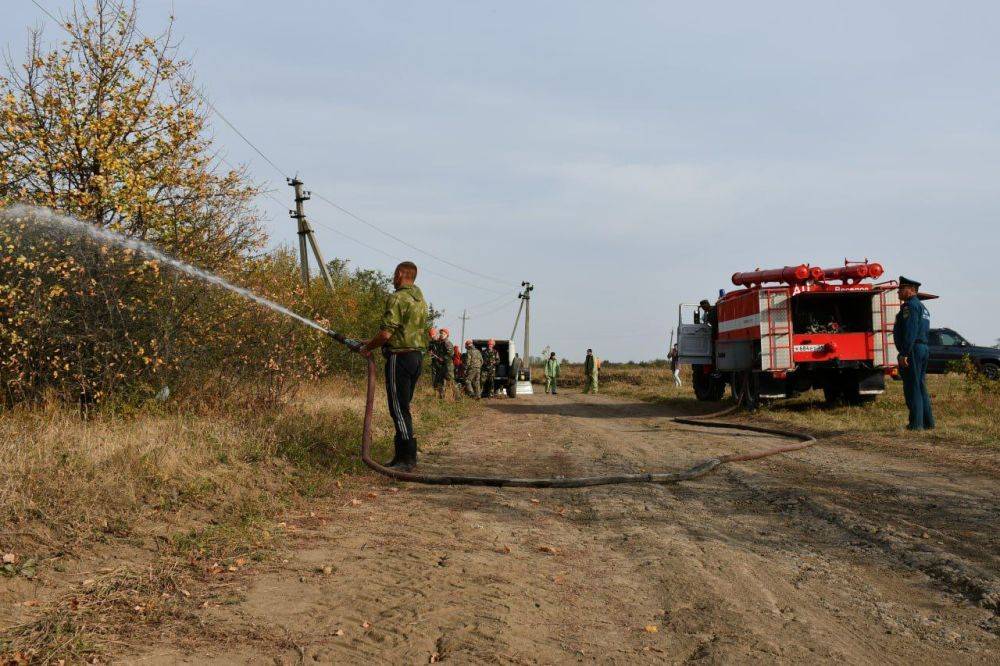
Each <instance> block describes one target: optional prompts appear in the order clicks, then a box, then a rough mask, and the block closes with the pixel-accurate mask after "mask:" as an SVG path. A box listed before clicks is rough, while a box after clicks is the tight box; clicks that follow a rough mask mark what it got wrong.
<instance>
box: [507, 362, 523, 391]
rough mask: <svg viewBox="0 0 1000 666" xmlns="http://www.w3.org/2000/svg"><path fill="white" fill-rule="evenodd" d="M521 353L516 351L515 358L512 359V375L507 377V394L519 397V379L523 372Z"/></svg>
mask: <svg viewBox="0 0 1000 666" xmlns="http://www.w3.org/2000/svg"><path fill="white" fill-rule="evenodd" d="M521 365H522V364H521V355H520V354H518V353H516V352H515V353H514V358H512V359H511V360H510V373H509V374H510V376H509V377H507V396H508V397H510V398H516V397H517V380H518V377H519V376H520V374H521Z"/></svg>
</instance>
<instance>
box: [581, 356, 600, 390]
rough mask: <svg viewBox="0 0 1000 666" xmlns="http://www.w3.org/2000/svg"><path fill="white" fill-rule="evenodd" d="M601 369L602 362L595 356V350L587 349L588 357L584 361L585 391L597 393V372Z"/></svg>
mask: <svg viewBox="0 0 1000 666" xmlns="http://www.w3.org/2000/svg"><path fill="white" fill-rule="evenodd" d="M600 370H601V363H600V361H599V360H598V359H597V357H596V356H594V350H593V349H588V350H587V357H586V359H584V361H583V392H584V393H597V373H598V372H600Z"/></svg>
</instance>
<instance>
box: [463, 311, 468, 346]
mask: <svg viewBox="0 0 1000 666" xmlns="http://www.w3.org/2000/svg"><path fill="white" fill-rule="evenodd" d="M468 318H469V315H468V314H466V312H465V310H462V342H461V344H463V345H464V344H465V321H466V320H467V319H468Z"/></svg>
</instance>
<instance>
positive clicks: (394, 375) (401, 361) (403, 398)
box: [382, 348, 424, 443]
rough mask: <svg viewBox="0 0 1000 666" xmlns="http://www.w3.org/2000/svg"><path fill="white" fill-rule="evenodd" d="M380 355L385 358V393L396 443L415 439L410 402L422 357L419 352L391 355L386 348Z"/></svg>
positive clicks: (418, 376)
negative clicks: (394, 429) (394, 430)
mask: <svg viewBox="0 0 1000 666" xmlns="http://www.w3.org/2000/svg"><path fill="white" fill-rule="evenodd" d="M382 354H383V356H385V393H386V398H387V399H388V402H389V414H390V415H391V416H392V424H393V426H394V427H395V428H396V441H397V442H398V443H402V442H406V441H409V440H411V439H414V438H415V436H414V434H413V417H412V415H411V414H410V400H412V399H413V391H414V389H416V388H417V380H418V379H420V369H421V366H422V364H423V356H424V355H423V353H422V352H419V351H408V352H399V353H393V352H390V351H389V350H388V349H386V348H383V351H382Z"/></svg>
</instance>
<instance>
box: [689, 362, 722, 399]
mask: <svg viewBox="0 0 1000 666" xmlns="http://www.w3.org/2000/svg"><path fill="white" fill-rule="evenodd" d="M692 370H693V372H692V375H693V382H692V383H693V384H694V395H695V397H696V398H698V400H701V401H703V402H718V401H719V400H722V395H723V394H724V393H725V392H726V382H725V381H724V380H723V379H722V378H721V377H716V376H715V375H714V373H712V372H706V371H705V369H704V366H699V365H696V366H693V368H692Z"/></svg>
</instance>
